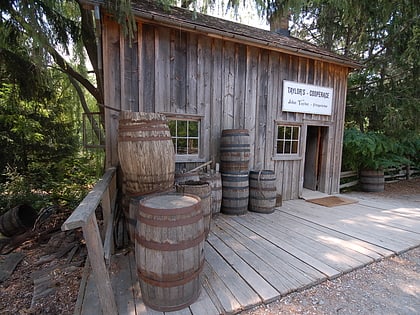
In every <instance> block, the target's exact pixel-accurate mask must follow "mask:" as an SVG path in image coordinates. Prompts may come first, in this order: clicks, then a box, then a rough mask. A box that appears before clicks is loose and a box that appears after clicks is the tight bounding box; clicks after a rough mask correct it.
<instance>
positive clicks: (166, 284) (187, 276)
mask: <svg viewBox="0 0 420 315" xmlns="http://www.w3.org/2000/svg"><path fill="white" fill-rule="evenodd" d="M203 267H204V259H203V260H201V262H200V267H199V268H198V269H197V270H194V271H190V272H184V273H183V277H182V279H179V280H170V279H168V280H166V279H165V280H155V279H151V278H150V277H148V276H147V274H145V273H144V272H142V271H141V270H140V269H139V268H137V273H138V275H139V277H140V279H141V280H143V281H144V282H146V283H148V284H150V285H153V286H155V287H160V288H173V287H179V286H182V285H185V284H187V283H189V282H191V281H192V280H194V279H196V278H197V277H198V276H199V274H200V273H201V271H202V270H203Z"/></svg>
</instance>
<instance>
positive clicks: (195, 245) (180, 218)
mask: <svg viewBox="0 0 420 315" xmlns="http://www.w3.org/2000/svg"><path fill="white" fill-rule="evenodd" d="M137 218H138V221H137V228H136V244H135V253H136V264H137V272H138V276H139V282H140V288H141V293H142V298H143V301H144V303H145V304H146V305H148V306H150V307H151V308H153V309H155V310H158V311H165V312H170V311H176V310H180V309H182V308H185V307H187V306H188V305H190V304H192V303H193V302H194V301H195V300H196V299H197V298H198V296H199V294H200V288H201V286H200V278H199V275H200V272H201V270H202V268H203V264H204V239H205V235H204V219H203V213H202V211H201V200H200V198H199V197H197V196H194V195H187V194H178V193H171V194H156V195H154V196H149V197H145V198H144V199H142V200H141V201H140V203H139V212H138V216H137Z"/></svg>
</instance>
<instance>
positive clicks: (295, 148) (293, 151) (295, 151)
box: [292, 141, 299, 153]
mask: <svg viewBox="0 0 420 315" xmlns="http://www.w3.org/2000/svg"><path fill="white" fill-rule="evenodd" d="M298 143H299V142H297V141H293V142H292V153H298Z"/></svg>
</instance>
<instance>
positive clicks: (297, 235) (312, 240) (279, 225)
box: [255, 211, 373, 271]
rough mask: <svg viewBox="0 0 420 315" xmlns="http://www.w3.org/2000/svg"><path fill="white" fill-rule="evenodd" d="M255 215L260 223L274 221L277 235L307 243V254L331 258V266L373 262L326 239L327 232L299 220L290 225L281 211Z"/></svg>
mask: <svg viewBox="0 0 420 315" xmlns="http://www.w3.org/2000/svg"><path fill="white" fill-rule="evenodd" d="M255 217H256V219H257V220H258V221H259V222H261V223H262V224H269V223H271V222H276V223H275V225H274V227H273V228H274V230H275V231H278V232H277V233H279V235H287V236H288V237H290V238H291V239H293V240H295V241H300V242H302V243H304V244H307V245H308V247H309V249H306V250H307V253H308V254H311V255H325V257H326V261H330V260H331V261H330V264H331V266H334V267H336V268H339V269H340V270H343V271H346V270H347V269H348V268H354V266H360V265H365V264H368V263H371V262H373V259H372V258H371V257H369V256H366V255H363V254H360V253H358V252H356V251H353V250H350V249H348V248H345V247H343V246H341V245H339V244H337V243H336V242H331V241H327V240H330V238H331V235H330V234H329V233H320V231H319V230H315V229H313V228H310V227H308V226H305V225H304V224H302V223H301V222H299V221H294V222H293V221H292V223H294V224H292V225H291V224H290V223H291V221H289V220H287V218H286V217H285V216H284V215H283V214H282V212H279V211H275V212H274V213H273V214H272V215H271V216H270V218H268V217H267V216H264V215H261V214H255Z"/></svg>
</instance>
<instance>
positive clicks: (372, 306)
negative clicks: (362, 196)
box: [241, 179, 420, 315]
mask: <svg viewBox="0 0 420 315" xmlns="http://www.w3.org/2000/svg"><path fill="white" fill-rule="evenodd" d="M358 194H359V193H358ZM369 196H374V197H378V198H394V199H401V198H402V199H410V200H412V201H415V202H419V204H420V179H413V180H409V181H401V182H398V183H392V184H386V187H385V191H384V192H381V193H369ZM419 241H420V237H419ZM272 314H314V315H318V314H331V315H332V314H366V315H368V314H369V315H372V314H378V315H384V314H399V315H409V314H410V315H411V314H420V247H417V248H414V249H412V250H409V251H407V252H405V253H403V254H401V255H398V256H394V257H391V258H387V259H383V260H381V261H379V262H375V263H372V264H370V265H368V266H366V267H364V268H361V269H358V270H355V271H353V272H350V273H348V274H345V275H343V276H340V277H338V278H336V279H333V280H328V281H326V282H323V283H321V284H319V285H317V286H314V287H311V288H309V289H307V290H304V291H301V292H295V293H292V294H289V295H287V296H285V297H283V298H281V299H280V300H279V301H276V302H273V303H270V304H268V305H263V306H259V307H257V308H255V309H252V310H248V311H246V312H242V313H241V315H272Z"/></svg>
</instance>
